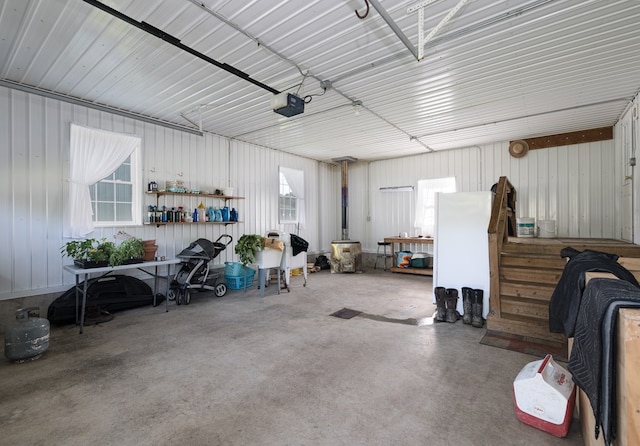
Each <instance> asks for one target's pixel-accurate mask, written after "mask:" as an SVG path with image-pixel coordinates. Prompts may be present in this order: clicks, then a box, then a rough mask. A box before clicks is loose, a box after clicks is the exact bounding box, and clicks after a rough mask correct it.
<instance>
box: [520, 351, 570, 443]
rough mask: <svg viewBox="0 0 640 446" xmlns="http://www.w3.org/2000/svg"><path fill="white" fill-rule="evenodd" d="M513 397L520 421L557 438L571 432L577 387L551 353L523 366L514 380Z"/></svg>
mask: <svg viewBox="0 0 640 446" xmlns="http://www.w3.org/2000/svg"><path fill="white" fill-rule="evenodd" d="M513 398H514V402H515V406H516V417H517V418H518V420H520V421H522V422H523V423H525V424H528V425H530V426H533V427H535V428H537V429H540V430H543V431H545V432H548V433H550V434H552V435H555V436H556V437H565V436H566V435H567V433H568V432H569V427H570V426H571V420H572V418H573V407H574V405H575V400H576V389H575V385H574V384H573V379H572V377H571V374H570V373H569V372H568V371H567V370H565V369H564V368H563V367H561V366H560V365H558V364H556V363H555V361H554V360H553V358H552V357H551V355H547V356H546V357H545V358H544V359H541V360H539V361H533V362H530V363H529V364H527V365H526V366H524V368H523V369H522V370H521V371H520V373H518V376H517V377H516V379H515V380H514V382H513Z"/></svg>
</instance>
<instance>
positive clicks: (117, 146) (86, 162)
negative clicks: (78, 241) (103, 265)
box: [65, 124, 140, 238]
mask: <svg viewBox="0 0 640 446" xmlns="http://www.w3.org/2000/svg"><path fill="white" fill-rule="evenodd" d="M139 147H140V138H138V137H135V136H130V135H123V134H121V133H113V132H108V131H106V130H97V129H90V128H87V127H81V126H79V125H75V124H71V152H70V167H69V171H70V173H69V212H70V216H69V226H68V227H67V228H66V231H65V232H66V233H65V237H72V238H81V237H84V236H86V235H87V234H89V233H90V232H92V231H93V210H92V209H91V194H90V192H89V186H91V185H92V184H94V183H97V182H98V181H100V180H102V179H103V178H105V177H107V176H108V175H110V174H111V173H113V172H114V171H115V170H116V169H117V168H118V167H119V166H120V165H121V164H122V163H123V162H124V161H125V160H126V159H127V158H128V157H129V155H131V153H132V152H133V151H134V150H136V149H137V148H139Z"/></svg>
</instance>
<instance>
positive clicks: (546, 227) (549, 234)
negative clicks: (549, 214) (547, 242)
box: [538, 220, 556, 238]
mask: <svg viewBox="0 0 640 446" xmlns="http://www.w3.org/2000/svg"><path fill="white" fill-rule="evenodd" d="M538 237H541V238H555V237H556V221H555V220H539V221H538Z"/></svg>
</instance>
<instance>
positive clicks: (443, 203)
mask: <svg viewBox="0 0 640 446" xmlns="http://www.w3.org/2000/svg"><path fill="white" fill-rule="evenodd" d="M493 195H494V194H493V192H454V193H437V194H436V200H435V203H436V224H435V235H434V246H433V249H434V254H433V262H434V270H433V286H434V289H435V287H437V286H441V287H445V288H455V289H457V290H458V296H459V298H458V305H457V310H458V312H459V313H460V314H463V313H464V310H463V307H462V287H470V288H474V289H481V290H483V291H484V294H483V296H484V302H483V306H482V316H483V317H484V318H485V319H486V317H487V314H488V313H489V284H490V280H489V274H490V271H489V237H488V235H487V228H488V226H489V219H490V218H491V205H492V203H493ZM433 300H434V302H435V296H434V297H433Z"/></svg>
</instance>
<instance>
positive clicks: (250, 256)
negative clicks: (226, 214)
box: [235, 234, 264, 266]
mask: <svg viewBox="0 0 640 446" xmlns="http://www.w3.org/2000/svg"><path fill="white" fill-rule="evenodd" d="M263 248H264V242H263V239H262V236H261V235H258V234H244V235H243V236H242V237H240V238H239V239H238V243H236V248H235V251H236V254H238V256H239V257H240V262H242V264H243V265H244V266H247V265H248V264H249V263H255V262H256V254H257V253H258V251H262V249H263Z"/></svg>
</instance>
